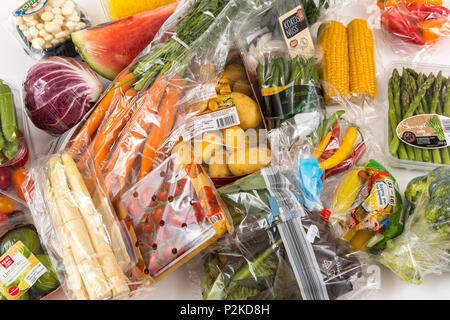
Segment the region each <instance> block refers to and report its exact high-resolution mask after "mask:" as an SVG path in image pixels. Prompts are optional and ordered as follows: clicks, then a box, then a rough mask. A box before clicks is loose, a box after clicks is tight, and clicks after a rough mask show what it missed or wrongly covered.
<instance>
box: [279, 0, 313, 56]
mask: <svg viewBox="0 0 450 320" xmlns="http://www.w3.org/2000/svg"><path fill="white" fill-rule="evenodd" d="M279 21H280V26H281V29H282V30H283V34H284V38H285V41H286V44H287V46H288V48H289V54H290V55H291V57H292V58H295V57H298V56H302V57H306V58H310V57H312V56H313V55H314V42H313V39H312V37H311V32H310V31H309V28H308V24H307V23H306V16H305V13H304V11H303V8H302V7H301V6H299V7H297V8H296V9H293V10H292V11H289V12H288V13H286V14H284V15H283V16H281V17H280V18H279Z"/></svg>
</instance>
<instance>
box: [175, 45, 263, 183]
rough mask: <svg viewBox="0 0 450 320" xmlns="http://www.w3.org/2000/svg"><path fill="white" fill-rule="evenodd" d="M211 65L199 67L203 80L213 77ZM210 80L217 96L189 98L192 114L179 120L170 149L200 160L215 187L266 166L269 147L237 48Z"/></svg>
mask: <svg viewBox="0 0 450 320" xmlns="http://www.w3.org/2000/svg"><path fill="white" fill-rule="evenodd" d="M213 70H214V68H213V66H212V65H210V64H209V65H208V64H205V65H203V66H201V67H200V73H201V74H202V77H203V80H204V81H207V79H208V78H211V77H214V73H212V71H213ZM216 81H217V85H216V87H215V90H216V93H217V96H216V97H214V98H212V99H209V100H207V101H201V102H198V103H196V104H194V106H193V107H192V110H195V112H198V114H197V115H196V116H194V117H192V118H190V119H189V120H188V122H187V124H186V125H185V126H184V130H183V132H182V133H181V138H180V141H179V142H178V143H177V144H176V145H175V147H174V148H173V150H172V154H176V155H178V157H180V158H181V159H186V160H188V161H191V158H193V159H194V161H195V162H196V163H199V164H202V165H203V166H204V167H205V169H206V171H207V173H208V174H209V176H210V177H211V178H212V179H213V182H214V183H215V185H216V186H217V187H220V186H223V185H226V184H229V183H232V182H233V181H235V180H237V179H239V177H243V176H245V175H248V174H252V173H254V172H256V171H258V170H260V169H261V168H263V167H265V166H268V165H269V164H270V161H271V153H270V149H269V148H268V141H267V134H266V130H265V129H264V125H263V121H262V115H261V112H260V109H259V107H258V104H257V102H256V100H255V98H254V95H253V93H252V89H251V86H250V83H249V81H248V79H247V73H246V71H245V68H244V66H243V64H242V61H241V58H240V56H239V52H237V51H236V50H232V51H230V54H229V56H228V59H227V63H226V67H225V69H224V71H223V73H222V74H220V75H218V76H216ZM205 84H207V83H205Z"/></svg>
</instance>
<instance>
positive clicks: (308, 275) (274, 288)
mask: <svg viewBox="0 0 450 320" xmlns="http://www.w3.org/2000/svg"><path fill="white" fill-rule="evenodd" d="M297 190H298V189H297V188H296V187H295V186H294V185H293V184H291V183H290V182H289V180H288V179H287V178H286V177H285V176H284V175H283V174H282V173H281V169H280V167H269V168H266V169H263V170H262V171H261V172H259V173H255V174H253V175H250V176H248V177H245V178H243V179H241V180H238V181H237V182H235V183H233V184H232V185H229V186H227V187H224V188H221V189H219V193H220V195H221V197H222V199H223V200H224V201H225V203H226V205H227V206H228V208H229V210H230V213H231V215H232V217H233V222H234V225H235V229H236V232H235V234H234V236H233V237H226V238H224V239H223V240H221V241H220V242H218V243H217V246H213V247H212V249H214V250H213V251H211V252H210V253H209V254H208V255H207V256H206V257H205V258H204V260H203V261H204V273H203V298H204V299H211V300H218V299H224V300H231V299H239V300H246V299H272V300H273V299H285V300H287V299H303V300H310V299H316V300H317V299H323V300H327V299H337V298H339V297H343V296H344V295H346V294H352V293H355V292H356V291H357V290H358V289H359V285H360V284H361V283H363V279H364V277H363V269H364V268H363V266H362V264H361V263H360V262H359V260H358V259H357V257H356V256H355V255H353V254H351V253H349V251H348V250H347V246H346V245H345V244H343V243H341V242H339V241H337V240H336V238H335V236H334V234H333V232H332V231H331V230H330V229H329V228H328V227H327V226H326V224H325V223H324V222H323V221H321V220H320V218H319V217H318V216H314V215H309V214H307V213H306V212H305V211H304V209H303V208H302V206H301V205H300V202H299V201H298V196H299V195H298V191H297Z"/></svg>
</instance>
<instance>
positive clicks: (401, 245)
mask: <svg viewBox="0 0 450 320" xmlns="http://www.w3.org/2000/svg"><path fill="white" fill-rule="evenodd" d="M449 182H450V169H449V168H448V167H442V168H438V169H435V170H434V171H432V172H431V173H430V174H429V175H428V176H425V177H420V178H418V179H414V180H412V181H411V182H410V184H409V185H408V188H407V191H406V194H405V196H406V198H407V199H409V200H410V201H411V202H412V204H413V205H414V207H415V209H414V212H413V213H412V215H411V216H410V217H409V218H408V220H407V222H406V225H405V232H404V233H403V234H402V235H401V236H400V237H398V238H397V239H394V240H392V241H389V242H388V244H387V248H386V249H385V250H384V251H383V252H382V253H381V255H380V258H379V260H380V262H381V263H382V264H384V265H385V266H386V267H388V268H390V269H391V270H392V271H394V272H395V273H396V274H397V275H398V276H399V277H400V278H402V279H403V280H404V281H406V282H409V283H413V284H421V283H422V281H423V278H424V277H425V276H426V275H428V274H441V273H442V272H449V271H450V268H449V266H450V253H449V252H450V226H449V222H450V215H449V212H450V201H449V199H450V198H449V194H450V188H449Z"/></svg>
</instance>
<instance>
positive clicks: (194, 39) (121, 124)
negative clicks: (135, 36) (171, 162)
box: [59, 1, 248, 198]
mask: <svg viewBox="0 0 450 320" xmlns="http://www.w3.org/2000/svg"><path fill="white" fill-rule="evenodd" d="M247 5H248V3H247V2H246V1H216V2H207V1H194V2H191V1H185V2H181V3H180V4H179V5H178V7H177V10H176V11H175V13H174V14H173V15H172V16H171V17H170V18H169V19H168V20H167V21H166V23H165V24H164V25H163V27H162V29H161V30H160V31H159V34H158V35H157V36H156V37H155V40H154V41H153V42H152V43H151V44H150V45H149V46H148V47H147V49H145V50H144V51H143V52H142V53H141V55H140V56H139V57H138V58H136V60H135V61H134V63H133V64H132V65H131V66H130V67H129V68H127V69H125V70H124V71H123V72H122V73H121V74H120V75H119V76H118V77H117V78H116V79H115V80H114V81H113V83H112V85H111V86H110V87H109V88H108V89H107V91H106V93H105V95H104V96H103V97H102V98H101V99H100V101H99V102H98V103H97V105H96V107H95V108H94V110H93V111H92V112H91V113H90V114H89V115H88V116H87V118H86V121H85V122H83V123H82V124H80V125H79V126H78V127H77V128H76V129H74V130H71V131H69V132H68V133H67V134H66V135H64V136H63V137H61V139H60V143H59V146H60V147H61V149H63V148H65V149H68V151H69V153H70V154H71V155H72V156H73V157H74V159H75V160H76V161H77V162H78V163H79V162H80V161H81V162H82V163H83V161H85V159H88V158H89V155H90V154H93V155H94V159H95V162H96V165H97V167H98V168H99V170H100V172H102V173H103V175H104V176H105V183H106V188H107V190H108V192H109V194H110V195H111V197H112V198H115V197H116V196H118V195H119V193H120V191H121V190H126V189H127V188H129V187H131V186H133V185H134V184H135V183H136V182H137V181H138V180H140V179H143V178H144V177H145V176H146V175H147V174H148V173H150V172H151V171H152V169H153V168H154V167H155V166H158V165H159V164H160V163H161V162H160V161H161V160H163V159H164V157H166V156H167V155H169V154H170V151H171V150H172V148H173V147H174V146H175V145H176V143H177V142H178V140H179V139H180V137H182V134H183V132H185V131H186V130H187V126H188V124H189V122H188V120H189V119H190V118H192V117H194V116H196V115H198V113H199V110H198V109H195V106H196V103H198V102H202V101H207V100H209V99H211V98H214V97H217V92H216V85H217V83H218V79H219V77H218V76H219V75H220V74H221V73H222V72H223V70H224V68H225V63H226V61H227V57H228V53H229V50H230V31H231V30H230V29H231V25H232V23H233V22H234V19H235V17H236V14H237V12H238V11H239V10H240V9H243V8H244V7H246V6H247ZM199 17H200V18H199ZM198 19H200V21H197V20H198ZM193 24H195V25H196V27H195V28H194V30H195V32H192V29H193V28H191V27H190V26H192V25H193ZM202 66H204V67H203V68H201V67H202ZM205 66H206V67H205ZM207 66H210V67H211V68H207ZM205 77H206V78H205ZM205 79H206V80H205ZM74 132H76V134H74ZM159 158H161V159H159Z"/></svg>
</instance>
